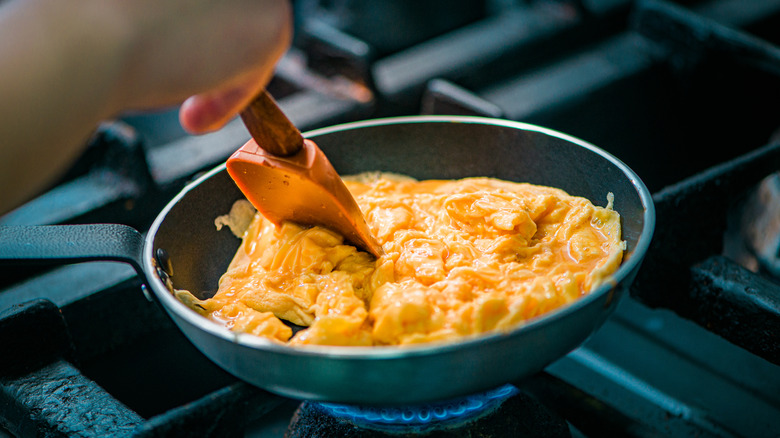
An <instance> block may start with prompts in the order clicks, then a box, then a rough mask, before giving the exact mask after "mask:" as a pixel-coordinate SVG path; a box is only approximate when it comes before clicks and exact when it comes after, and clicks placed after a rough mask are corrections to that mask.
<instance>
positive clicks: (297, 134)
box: [241, 90, 303, 157]
mask: <svg viewBox="0 0 780 438" xmlns="http://www.w3.org/2000/svg"><path fill="white" fill-rule="evenodd" d="M241 119H242V120H243V121H244V125H246V128H247V129H248V130H249V133H250V134H252V138H254V139H255V142H257V145H258V146H260V147H261V148H263V149H264V150H265V151H266V152H268V153H270V154H272V155H277V156H280V157H287V156H290V155H295V154H296V153H298V151H300V150H301V148H302V147H303V136H302V135H301V131H299V130H298V128H296V127H295V125H293V124H292V122H291V121H290V119H288V118H287V116H285V115H284V113H283V112H282V110H281V108H279V105H277V103H276V101H275V100H274V99H273V97H271V95H270V94H268V92H267V91H265V90H263V92H261V93H260V94H259V95H258V96H257V97H256V98H255V100H253V101H252V103H250V104H249V106H248V107H246V109H244V110H243V111H241Z"/></svg>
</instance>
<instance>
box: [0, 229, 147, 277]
mask: <svg viewBox="0 0 780 438" xmlns="http://www.w3.org/2000/svg"><path fill="white" fill-rule="evenodd" d="M143 247H144V238H143V236H141V233H139V232H138V231H136V230H135V229H134V228H132V227H129V226H127V225H120V224H88V225H40V226H2V227H0V264H2V265H21V264H25V265H31V264H36V265H64V264H69V263H80V262H89V261H96V260H109V261H117V262H125V263H128V264H130V265H131V266H132V267H133V269H135V271H136V272H137V273H138V275H140V276H141V278H143V279H144V280H146V275H145V274H144V271H143V258H142V257H143V255H142V254H143Z"/></svg>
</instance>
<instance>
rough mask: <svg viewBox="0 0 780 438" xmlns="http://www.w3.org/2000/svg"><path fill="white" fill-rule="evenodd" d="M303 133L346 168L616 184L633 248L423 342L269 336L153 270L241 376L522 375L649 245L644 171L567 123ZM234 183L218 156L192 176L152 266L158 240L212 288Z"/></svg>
mask: <svg viewBox="0 0 780 438" xmlns="http://www.w3.org/2000/svg"><path fill="white" fill-rule="evenodd" d="M309 137H310V138H312V139H314V140H316V141H317V143H318V144H320V145H321V147H322V149H323V150H324V151H325V152H326V153H327V154H328V155H329V157H331V160H332V161H333V164H334V167H335V168H336V169H337V170H339V171H340V173H342V174H350V173H357V172H362V171H370V170H377V169H381V170H384V171H392V172H399V173H404V174H407V175H411V176H414V177H417V178H421V179H422V178H459V177H466V176H476V175H487V176H493V177H498V178H502V179H507V180H516V181H529V182H532V183H537V184H544V185H551V186H556V187H560V188H563V189H564V190H567V191H568V192H569V193H571V194H572V195H577V196H585V197H587V198H589V199H591V200H592V201H594V202H596V203H602V202H603V200H606V195H607V193H608V192H613V193H614V194H615V208H616V210H617V211H619V212H620V213H621V215H622V219H623V238H624V239H625V240H626V241H627V243H628V249H627V252H626V257H625V261H624V263H623V265H622V266H621V267H620V269H619V270H618V271H617V272H616V273H615V275H614V276H613V278H612V281H609V282H607V283H606V284H604V285H602V287H600V288H598V289H597V290H595V291H593V293H592V294H591V295H589V296H587V297H584V298H583V299H581V300H579V301H577V302H575V303H574V304H572V305H571V306H568V307H565V308H563V309H559V310H558V311H555V312H552V313H550V314H547V315H546V316H544V317H541V318H539V319H536V320H533V321H529V322H528V323H527V324H526V325H524V326H522V327H518V328H517V329H515V330H513V331H510V332H507V333H496V334H488V335H484V336H480V337H477V338H473V339H468V340H464V341H461V342H457V343H451V344H433V345H424V346H415V347H362V348H361V347H325V346H306V347H290V346H284V345H278V344H274V343H271V342H270V341H267V340H264V339H260V338H257V337H254V336H251V335H246V334H240V333H235V332H231V331H229V330H227V329H226V328H224V327H222V326H220V325H218V324H216V323H214V322H211V321H209V320H207V319H205V318H203V317H201V316H200V315H198V314H196V313H195V312H194V311H192V310H190V309H189V308H187V307H186V306H185V305H184V304H182V303H181V302H179V301H178V300H176V299H175V298H174V297H173V296H172V295H171V294H170V292H169V291H168V289H167V288H166V287H165V285H164V284H163V282H162V281H161V280H160V279H159V278H157V277H156V276H152V277H151V278H150V279H149V283H150V286H151V287H152V290H153V292H154V294H155V296H156V297H157V298H158V300H159V301H160V302H161V303H162V305H163V306H164V307H165V309H166V311H167V312H168V313H169V315H170V316H171V317H172V318H173V320H174V322H175V323H176V324H177V325H178V326H179V328H180V329H181V330H182V331H183V332H184V334H185V335H186V336H187V337H188V338H189V339H190V341H192V342H193V343H194V344H195V345H196V346H197V347H198V348H199V349H200V350H201V351H203V352H204V353H205V354H206V356H208V357H209V358H211V359H212V360H213V361H215V362H216V363H217V364H218V365H220V366H221V367H222V368H224V369H225V370H227V371H229V372H231V373H232V374H234V375H236V376H238V377H239V378H241V379H243V380H246V381H248V382H250V383H252V384H255V385H257V386H260V387H262V388H265V389H267V390H269V391H272V392H275V393H278V394H282V395H285V396H289V397H293V398H306V399H309V400H326V401H333V402H343V403H363V404H404V403H418V402H426V401H431V400H439V399H443V398H449V397H455V396H459V395H464V394H469V393H474V392H478V391H482V390H485V389H489V388H492V387H495V386H498V385H500V384H502V383H505V382H508V381H516V380H518V379H521V378H522V377H525V376H528V375H530V374H532V373H535V372H537V371H539V370H541V369H542V368H543V367H544V366H546V365H547V364H549V363H550V362H552V361H553V360H555V359H557V358H558V357H560V356H562V355H564V354H566V353H567V352H569V351H570V350H572V349H573V348H575V347H576V346H577V345H579V344H580V343H582V342H583V341H584V340H585V339H586V338H587V337H588V336H589V334H590V333H591V332H593V331H594V330H595V329H596V328H597V327H598V326H599V325H600V324H601V323H602V322H603V321H604V319H605V318H606V317H607V316H608V314H609V313H610V312H611V310H612V309H613V308H614V305H615V304H616V302H617V299H618V298H619V296H620V295H621V294H622V293H623V292H624V290H625V289H626V287H627V286H628V284H630V282H631V281H632V279H633V277H634V276H635V275H636V272H637V270H638V268H639V265H640V262H641V260H642V258H643V256H644V253H645V251H646V250H647V247H648V245H649V241H650V238H651V235H652V230H653V227H654V208H653V205H652V201H651V197H650V194H649V192H647V189H646V188H645V187H644V185H643V184H642V182H641V181H640V180H639V178H638V177H637V176H636V175H635V174H634V173H633V172H632V171H631V170H630V169H628V168H627V167H626V166H625V165H624V164H622V163H621V162H620V161H619V160H617V159H616V158H614V157H612V156H611V155H609V154H607V153H605V152H603V151H601V150H600V149H598V148H596V147H594V146H592V145H590V144H587V143H585V142H582V141H580V140H577V139H574V138H571V137H568V136H565V135H563V134H560V133H556V132H553V131H549V130H545V129H543V128H538V127H534V126H531V125H526V124H522V123H517V122H510V121H501V120H494V119H482V118H457V117H410V118H396V119H384V120H377V121H369V122H358V123H353V124H346V125H341V126H336V127H333V128H326V129H321V130H317V131H313V132H311V133H309ZM475 144H478V145H479V147H478V148H475V147H474V145H475ZM431 151H442V152H440V153H431ZM484 151H491V153H487V154H486V153H485V152H484ZM358 152H360V153H358ZM240 196H241V195H240V192H239V191H238V189H237V188H235V186H234V184H232V181H231V180H230V179H229V177H228V176H227V174H226V172H225V171H224V167H219V168H217V169H214V170H212V171H211V172H209V173H208V174H206V175H204V176H203V177H202V178H200V179H199V180H197V181H195V182H194V183H193V184H191V185H190V186H188V187H187V188H186V189H185V190H184V191H183V192H182V193H181V194H180V195H179V196H177V197H176V198H174V199H173V200H172V201H171V203H170V204H169V205H168V206H167V207H166V208H165V209H164V210H163V212H162V213H161V214H160V216H159V217H158V219H157V220H156V221H155V223H154V224H153V225H152V227H151V229H150V231H149V233H148V237H147V244H146V247H145V252H144V263H145V266H144V269H145V271H146V272H154V270H155V267H154V266H153V262H152V260H153V259H154V255H153V254H154V252H155V251H156V250H157V249H158V248H163V249H165V250H166V251H167V252H168V253H169V254H170V257H171V261H172V264H173V266H174V269H175V273H176V274H175V277H173V284H174V287H176V288H181V289H188V290H190V291H192V292H193V293H195V294H196V295H201V296H208V295H209V294H210V293H213V291H214V290H215V289H216V287H217V280H218V278H219V276H221V274H222V273H223V272H224V270H225V268H226V267H227V264H228V263H229V261H230V259H231V257H232V254H233V253H234V252H235V249H236V248H237V246H238V244H239V241H238V239H236V238H235V237H233V236H232V234H230V233H229V231H227V230H223V231H221V232H216V231H215V230H214V226H213V219H214V217H215V216H217V215H220V214H223V213H225V212H227V211H228V210H229V208H230V205H231V204H232V203H233V202H234V201H235V200H237V199H239V198H240ZM600 200H602V202H600ZM507 363H512V364H513V366H512V367H507V366H505V364H507ZM366 388H371V390H370V391H367V390H366Z"/></svg>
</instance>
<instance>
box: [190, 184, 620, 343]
mask: <svg viewBox="0 0 780 438" xmlns="http://www.w3.org/2000/svg"><path fill="white" fill-rule="evenodd" d="M346 183H347V187H348V188H349V189H350V191H351V192H352V193H353V195H354V196H355V199H356V201H357V202H358V204H359V205H360V207H361V209H362V211H363V213H364V215H365V217H366V220H367V222H368V224H369V227H370V228H371V230H372V232H373V233H374V235H375V236H376V238H377V240H378V241H379V243H380V244H381V245H382V248H383V249H384V252H385V255H384V256H382V257H381V258H379V259H374V258H373V257H372V256H371V255H369V254H368V253H366V252H362V251H359V250H357V249H356V248H355V247H354V246H351V245H349V244H348V243H345V242H344V239H343V238H342V237H341V236H340V235H339V234H337V233H335V232H332V231H330V230H328V229H326V228H323V227H309V228H303V227H300V226H298V225H296V224H292V223H285V224H283V225H282V226H281V227H276V226H274V225H273V224H271V223H270V222H269V221H267V220H266V219H265V218H263V217H262V216H261V215H259V214H254V217H252V218H251V221H245V222H247V223H248V226H247V225H246V224H244V225H240V226H234V227H233V228H234V232H239V233H240V235H241V237H242V239H243V241H242V244H241V246H240V248H239V249H238V252H237V253H236V255H235V258H234V259H233V261H232V262H231V264H230V267H229V269H228V271H227V272H226V273H225V274H224V275H223V276H222V278H221V280H220V284H219V290H218V291H217V293H216V294H215V296H214V297H213V298H211V299H208V300H197V299H196V298H194V297H193V296H192V295H191V294H189V293H188V292H185V291H178V292H177V295H179V297H180V298H182V299H183V301H185V302H187V303H188V304H190V306H191V307H193V308H195V309H196V310H198V311H199V312H201V313H202V314H204V315H206V316H207V317H209V318H211V319H213V320H216V321H218V322H220V323H222V324H224V325H225V326H227V327H229V328H230V329H232V330H237V331H241V332H247V333H251V334H254V335H258V336H263V337H267V338H270V339H272V340H275V341H278V342H283V343H290V344H323V345H362V346H369V345H408V344H418V343H424V342H434V341H449V340H457V339H459V338H462V337H466V336H470V335H476V334H480V333H485V332H490V331H496V330H510V329H512V328H514V327H517V326H518V325H519V324H522V323H523V321H526V320H528V319H529V318H533V317H535V316H538V315H541V314H543V313H545V312H548V311H550V310H553V309H555V308H557V307H560V306H563V305H565V304H567V303H570V302H572V301H574V300H577V299H578V298H579V297H581V296H583V295H585V294H587V293H588V292H589V291H590V290H592V289H593V288H595V287H596V286H597V285H598V284H599V283H600V282H601V281H603V280H604V278H605V277H606V276H608V275H609V274H611V273H612V272H614V271H615V270H616V269H617V267H618V266H619V265H620V262H621V259H622V254H623V250H624V248H625V243H624V242H622V241H621V237H620V217H619V215H618V213H617V212H615V211H614V210H612V194H608V195H607V199H608V205H607V206H606V207H605V208H602V207H596V206H594V205H593V204H591V202H590V201H588V200H587V199H584V198H580V197H573V196H569V195H568V194H566V193H565V192H564V191H562V190H559V189H555V188H551V187H543V186H535V185H531V184H524V183H513V182H507V181H501V180H497V179H490V178H468V179H463V180H458V181H444V180H432V181H420V182H417V181H414V180H411V179H408V178H403V177H398V176H395V175H387V174H378V173H377V174H367V175H362V176H361V177H360V178H357V179H355V180H347V181H346ZM246 204H247V205H248V203H246ZM239 207H240V205H239ZM243 208H246V207H243ZM233 216H236V214H235V213H234V214H233ZM219 221H221V222H222V223H228V224H234V223H235V222H236V221H234V220H232V219H230V218H228V219H226V218H224V217H223V218H221V219H220V220H219ZM235 228H238V229H235ZM282 320H285V321H289V322H291V323H293V324H295V325H298V326H303V327H306V328H305V329H303V330H300V331H298V332H297V333H296V334H295V335H294V336H293V332H292V330H291V329H290V327H289V326H288V325H287V324H285V323H283V322H282Z"/></svg>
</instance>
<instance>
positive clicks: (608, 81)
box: [0, 0, 780, 437]
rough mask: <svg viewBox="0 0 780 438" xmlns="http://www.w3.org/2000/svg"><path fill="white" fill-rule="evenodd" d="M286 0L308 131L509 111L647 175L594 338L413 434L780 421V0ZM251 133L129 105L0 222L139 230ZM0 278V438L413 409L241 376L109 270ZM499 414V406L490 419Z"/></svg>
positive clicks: (571, 431)
mask: <svg viewBox="0 0 780 438" xmlns="http://www.w3.org/2000/svg"><path fill="white" fill-rule="evenodd" d="M293 5H294V8H295V12H296V37H295V41H294V43H293V47H292V49H291V50H290V52H289V53H288V54H287V55H286V56H285V57H284V59H283V60H282V61H281V62H280V64H279V66H278V69H277V74H276V76H275V77H274V79H273V81H272V83H271V84H270V86H269V91H270V92H271V94H273V95H274V96H275V97H276V99H277V100H278V102H279V103H280V105H281V107H282V109H283V110H284V111H285V113H286V114H288V115H289V116H290V118H291V120H292V121H293V122H294V123H295V124H296V125H297V126H298V127H299V128H300V129H301V130H302V131H307V130H311V129H315V128H319V127H323V126H329V125H333V124H337V123H342V122H349V121H355V120H361V119H368V118H376V117H386V116H396V115H409V114H469V115H482V116H489V117H501V118H507V119H512V120H519V121H523V122H529V123H534V124H539V125H542V126H545V127H549V128H552V129H556V130H559V131H562V132H565V133H567V134H571V135H574V136H576V137H579V138H582V139H584V140H586V141H589V142H592V143H594V144H596V145H598V146H600V147H602V148H604V149H606V150H607V151H609V152H611V153H612V154H614V155H615V156H617V157H619V158H620V159H621V160H623V161H624V162H625V163H626V164H627V165H628V166H629V167H631V168H632V169H633V170H634V171H636V172H637V174H638V175H639V176H640V178H642V180H643V181H644V182H645V183H646V185H647V186H648V188H649V189H650V190H651V191H652V192H653V198H654V202H655V204H656V210H657V224H656V233H655V237H654V240H653V243H652V245H651V248H650V250H649V252H648V254H647V257H646V259H645V261H644V263H643V266H642V269H641V270H640V272H639V274H638V276H637V279H636V281H635V283H634V285H633V286H632V288H631V294H630V295H629V296H625V297H624V298H623V299H622V300H621V302H620V303H619V305H618V307H617V309H616V312H615V313H614V314H613V315H612V316H611V317H610V318H609V319H608V320H607V322H606V323H605V325H604V326H603V327H602V328H601V329H600V330H599V331H598V332H597V333H596V334H595V335H593V336H592V337H591V338H590V339H589V340H588V341H587V342H586V343H585V344H584V345H582V346H581V347H580V348H578V349H576V350H574V351H572V352H571V353H569V354H568V355H566V356H565V357H563V358H561V359H560V360H558V361H556V362H554V363H553V364H552V365H550V366H549V367H547V368H546V369H545V370H544V372H542V373H540V374H538V375H535V376H533V377H531V378H528V379H525V380H523V381H518V382H507V383H508V384H510V385H511V386H509V387H506V388H498V389H496V391H498V393H499V394H502V395H501V396H500V397H497V399H499V400H500V402H499V403H496V404H495V406H493V405H490V407H489V408H486V409H485V410H484V411H483V410H478V412H477V413H475V414H474V415H473V416H472V417H470V418H469V421H468V422H466V423H467V427H466V428H461V426H462V424H461V423H458V427H454V426H453V427H449V426H451V424H449V423H447V424H448V426H447V427H432V428H427V427H429V426H425V427H422V426H419V425H418V426H419V427H418V426H415V427H416V428H412V429H411V430H410V429H408V428H407V429H406V432H409V434H411V433H412V432H413V433H416V434H417V435H418V436H429V437H430V436H448V437H454V436H467V435H464V434H469V433H475V432H474V431H475V430H476V429H475V428H480V427H483V426H484V425H486V424H487V425H488V427H489V428H490V431H489V432H485V429H479V430H481V431H483V432H484V436H516V435H517V431H518V430H523V431H527V433H528V434H534V433H536V434H539V433H540V431H542V432H541V436H567V435H569V436H575V437H580V436H583V437H591V436H592V437H596V436H642V437H646V436H713V437H724V436H725V437H731V436H734V437H742V436H744V437H776V436H778V435H780V422H778V420H777V419H778V418H780V339H779V338H780V331H778V330H777V327H780V280H779V279H778V277H777V276H776V274H775V273H773V271H772V266H773V263H775V259H776V258H777V249H776V248H777V245H775V243H776V242H777V238H778V236H777V235H776V234H769V233H770V232H772V230H773V228H772V226H771V224H772V221H771V218H772V217H773V215H772V212H773V211H775V210H773V208H775V207H774V204H772V203H770V201H771V199H770V198H772V196H773V195H772V193H774V192H773V190H774V187H775V186H774V184H775V182H774V181H776V179H777V178H778V176H777V173H776V172H777V171H778V170H780V130H778V128H780V118H778V114H777V111H776V110H773V108H776V106H777V102H778V101H780V78H779V76H780V33H778V29H780V26H779V25H778V24H780V1H779V0H756V1H751V2H744V1H742V0H710V1H696V0H679V1H655V0H653V1H644V0H643V1H629V0H530V1H519V0H518V1H515V0H484V1H454V2H446V4H445V3H443V2H440V1H435V0H416V1H414V2H411V1H405V0H404V1H397V2H395V1H394V2H386V1H376V0H363V1H348V0H346V1H339V2H333V1H322V0H297V1H294V2H293ZM369 23H370V25H368V24H369ZM248 138H249V134H248V133H247V132H246V130H245V128H244V127H243V125H242V124H241V122H240V121H239V120H235V121H233V122H231V123H230V124H228V126H226V127H225V128H224V129H222V130H220V131H218V132H215V133H212V134H208V135H204V136H189V135H186V134H185V133H184V132H183V131H182V130H181V128H180V127H179V126H178V119H177V114H176V109H170V110H162V111H160V112H157V113H136V114H126V115H124V116H123V117H122V118H120V119H118V120H113V121H108V122H106V123H105V124H104V125H102V126H101V127H100V128H99V129H98V130H97V131H96V134H95V136H94V138H93V139H92V140H91V141H90V143H89V144H88V145H87V148H86V151H85V153H84V155H83V156H82V157H81V158H80V159H79V161H78V162H77V163H75V164H74V166H73V168H72V169H71V171H70V172H69V173H68V174H67V175H65V176H64V177H63V178H62V180H61V181H58V182H57V183H56V184H55V185H53V186H52V187H51V188H50V189H49V190H47V191H46V192H45V193H43V194H41V196H39V197H38V198H36V199H34V200H32V201H31V202H29V203H27V204H25V205H23V206H22V207H20V208H18V209H17V210H15V211H12V212H10V213H8V214H6V215H5V216H2V217H0V225H35V224H75V223H91V222H113V223H123V224H127V225H130V226H133V227H135V228H136V229H139V230H145V229H148V227H149V225H150V224H151V221H152V220H153V219H154V216H156V213H157V212H158V211H159V210H160V209H162V207H163V206H164V205H165V204H166V203H167V202H168V200H170V199H171V198H172V197H173V196H174V195H175V194H176V193H178V191H179V190H181V188H182V187H183V186H184V185H185V184H186V183H187V182H188V181H191V180H192V179H194V178H196V177H197V176H198V175H200V174H201V173H202V172H204V171H207V170H209V169H211V168H213V167H214V166H216V165H218V164H219V163H221V162H224V160H225V159H226V158H227V157H228V156H229V155H230V154H231V153H232V152H233V151H235V150H236V149H237V148H238V147H239V146H240V145H241V144H243V143H244V142H245V141H246V140H247V139H248ZM182 157H184V158H182ZM756 218H768V219H764V220H763V222H761V220H758V219H756ZM757 227H760V228H757ZM762 236H766V237H765V238H762ZM0 249H1V248H0ZM0 274H1V275H0V346H2V347H3V351H4V352H5V353H4V354H0V437H2V436H6V435H7V436H71V435H78V436H107V435H111V436H116V435H129V436H168V435H173V436H178V435H193V436H242V435H243V436H249V437H283V436H287V437H293V436H307V435H306V434H308V433H309V432H308V429H300V428H299V426H301V424H303V423H306V424H308V423H307V422H308V421H309V419H311V418H313V417H316V418H321V414H322V413H323V412H325V413H326V414H327V415H330V416H331V418H330V420H328V421H331V423H326V424H338V425H340V426H339V427H346V429H344V430H349V431H353V432H354V430H358V431H360V433H362V432H364V431H365V430H366V424H363V423H362V422H363V419H364V418H366V417H371V418H373V417H372V416H374V415H378V416H379V418H383V416H384V417H387V418H396V417H397V418H404V416H405V415H406V416H408V414H407V412H410V409H411V408H412V407H398V411H393V412H390V411H383V412H380V413H378V414H377V412H376V411H374V410H368V411H367V412H369V413H368V414H361V415H362V417H355V415H353V414H344V410H343V409H342V407H338V406H337V407H335V408H333V407H331V408H333V409H331V410H330V411H328V410H327V409H324V408H323V406H322V405H320V404H314V403H310V402H302V401H300V400H291V399H287V398H283V397H279V396H277V395H274V394H271V393H268V392H266V391H263V390H261V389H258V388H254V387H252V386H250V385H248V384H246V383H243V382H241V381H238V380H236V379H235V378H234V377H232V376H230V375H228V374H227V373H225V372H224V371H222V370H221V369H220V368H218V367H217V366H215V365H214V364H212V363H211V362H210V361H209V360H208V359H206V358H205V357H204V356H202V355H201V354H200V353H199V352H198V351H197V350H195V348H194V347H192V345H191V344H190V343H189V342H188V341H187V340H186V339H185V338H184V337H183V335H182V334H181V333H180V332H179V331H178V330H177V329H176V328H175V326H174V325H173V324H172V323H171V322H170V321H169V320H168V318H167V317H166V316H165V315H164V313H163V312H162V311H161V309H160V308H159V306H158V305H157V304H155V303H153V302H152V301H150V300H148V299H147V298H146V296H145V294H144V290H143V287H142V284H141V282H140V280H139V279H138V278H137V277H136V276H135V274H134V271H133V270H132V268H130V267H129V266H125V265H123V264H121V263H112V262H94V263H85V264H78V265H69V266H63V267H58V268H42V267H38V266H25V267H22V268H20V267H13V268H8V267H4V266H0ZM507 366H512V364H507ZM502 391H507V392H506V394H505V393H503V392H502ZM468 400H470V399H468ZM464 403H471V402H470V401H464V400H458V401H449V404H448V405H447V406H455V407H456V408H455V409H459V408H457V407H458V406H471V405H469V404H464ZM334 409H335V410H334ZM437 409H438V410H437ZM442 409H443V408H442V407H441V406H434V407H431V408H430V409H428V410H423V411H422V412H428V413H427V414H425V413H423V414H418V413H415V414H413V415H414V416H419V415H422V416H423V417H426V418H433V417H436V415H439V413H440V412H444V411H446V409H445V410H444V411H442ZM464 410H467V409H465V408H464ZM334 412H335V414H334ZM363 412H366V411H363ZM394 412H395V413H394ZM398 412H400V413H398ZM414 412H419V411H416V410H415V411H414ZM496 412H500V417H501V418H503V419H506V420H507V421H506V423H504V422H502V421H494V420H484V419H485V418H495V417H491V415H493V416H495V415H496ZM520 412H524V414H521V413H520ZM529 413H533V414H529ZM334 415H335V416H334ZM345 415H346V416H345ZM441 415H444V414H441ZM356 418H357V419H356ZM415 418H418V417H415ZM529 418H531V419H530V420H529ZM304 420H305V421H304ZM355 422H357V423H359V424H357V425H355ZM345 424H346V426H344V425H345ZM437 424H439V423H437ZM498 426H501V427H504V426H505V427H506V428H507V429H500V428H499V427H498ZM355 427H358V429H355ZM372 427H373V426H371V425H369V427H368V428H369V429H371V428H372ZM326 429H329V427H327V428H326ZM373 429H377V427H373ZM378 429H379V430H378V433H379V435H376V436H382V435H381V434H383V433H384V434H387V433H388V431H387V430H385V429H383V428H382V427H379V428H378ZM301 430H303V432H301ZM339 430H341V429H339ZM353 432H349V433H353ZM375 432H377V431H375ZM391 432H393V431H391ZM344 433H345V434H346V433H347V432H344ZM393 433H394V432H393ZM296 434H297V435H296ZM458 434H460V435H458ZM345 436H346V435H345ZM361 436H362V435H361ZM396 436H397V434H396ZM410 436H413V435H410Z"/></svg>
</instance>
